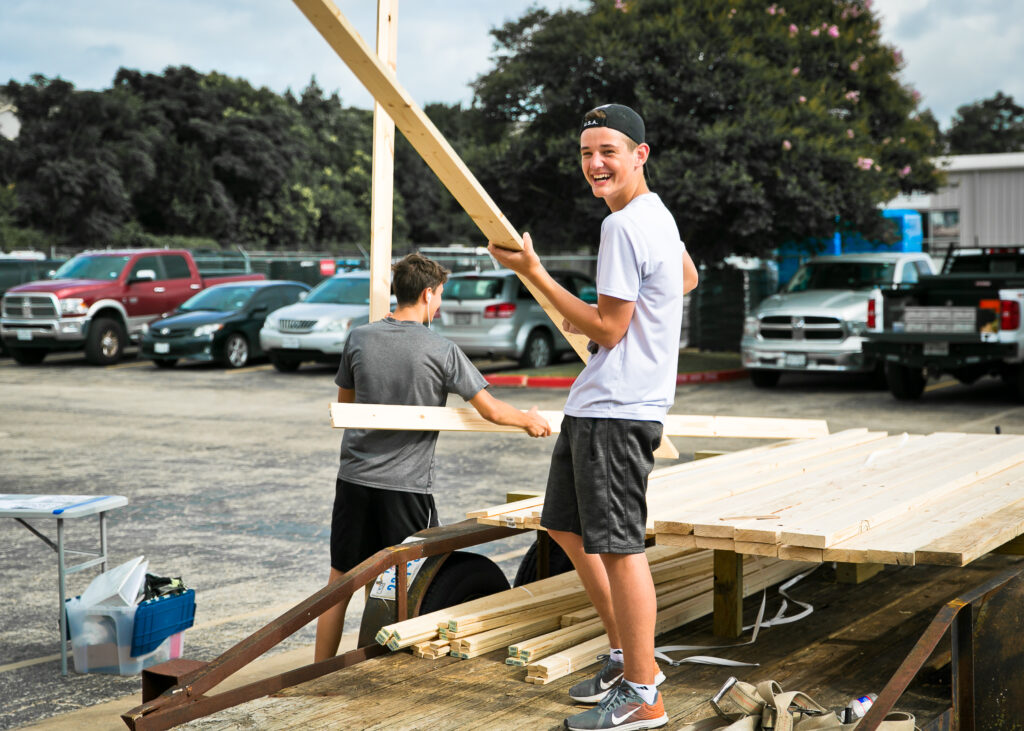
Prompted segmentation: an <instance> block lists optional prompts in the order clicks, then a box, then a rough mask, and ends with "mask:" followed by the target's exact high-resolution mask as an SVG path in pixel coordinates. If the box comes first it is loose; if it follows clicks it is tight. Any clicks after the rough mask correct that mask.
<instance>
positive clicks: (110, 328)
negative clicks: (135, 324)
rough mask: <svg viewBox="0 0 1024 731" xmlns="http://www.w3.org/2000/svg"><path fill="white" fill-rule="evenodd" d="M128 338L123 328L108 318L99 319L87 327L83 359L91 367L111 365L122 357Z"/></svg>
mask: <svg viewBox="0 0 1024 731" xmlns="http://www.w3.org/2000/svg"><path fill="white" fill-rule="evenodd" d="M127 338H128V336H127V334H126V333H125V331H124V326H123V325H122V324H121V323H120V322H118V321H117V320H115V319H113V318H110V317H100V318H98V319H96V320H93V321H92V323H90V325H89V333H88V335H87V336H86V338H85V359H86V360H87V361H89V362H90V363H92V364H93V365H104V366H106V365H113V364H114V363H117V362H118V361H119V360H121V356H123V355H124V346H125V341H126V340H127Z"/></svg>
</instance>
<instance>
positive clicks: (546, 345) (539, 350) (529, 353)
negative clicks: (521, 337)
mask: <svg viewBox="0 0 1024 731" xmlns="http://www.w3.org/2000/svg"><path fill="white" fill-rule="evenodd" d="M553 360H554V346H553V345H552V340H551V336H550V335H548V334H547V333H546V332H545V331H544V330H534V331H533V332H532V333H530V337H528V338H526V346H525V347H524V348H523V354H522V355H520V356H519V365H520V366H521V367H523V368H545V367H546V366H549V365H551V363H552V361H553Z"/></svg>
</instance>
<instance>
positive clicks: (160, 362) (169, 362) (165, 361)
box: [153, 358, 178, 368]
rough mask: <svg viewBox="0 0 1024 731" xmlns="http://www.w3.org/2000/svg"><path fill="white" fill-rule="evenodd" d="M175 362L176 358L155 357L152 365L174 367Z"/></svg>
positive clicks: (176, 361)
mask: <svg viewBox="0 0 1024 731" xmlns="http://www.w3.org/2000/svg"><path fill="white" fill-rule="evenodd" d="M177 363H178V359H177V358H156V359H154V360H153V365H155V366H156V367H157V368H174V366H175V365H176V364H177Z"/></svg>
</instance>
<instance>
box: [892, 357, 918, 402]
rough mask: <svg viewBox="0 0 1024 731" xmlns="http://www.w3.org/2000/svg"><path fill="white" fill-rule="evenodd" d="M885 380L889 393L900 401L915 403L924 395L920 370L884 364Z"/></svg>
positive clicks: (897, 364)
mask: <svg viewBox="0 0 1024 731" xmlns="http://www.w3.org/2000/svg"><path fill="white" fill-rule="evenodd" d="M885 380H886V382H887V383H888V384H889V391H890V393H892V395H893V396H895V397H896V398H897V399H899V400H900V401H916V400H917V399H919V398H921V394H922V393H924V384H925V377H924V371H923V370H922V369H920V368H909V367H908V366H905V365H900V364H899V363H886V364H885Z"/></svg>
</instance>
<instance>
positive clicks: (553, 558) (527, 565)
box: [512, 539, 573, 586]
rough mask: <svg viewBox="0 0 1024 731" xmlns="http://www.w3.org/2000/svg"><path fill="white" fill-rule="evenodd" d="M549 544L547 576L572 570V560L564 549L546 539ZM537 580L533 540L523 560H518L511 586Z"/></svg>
mask: <svg viewBox="0 0 1024 731" xmlns="http://www.w3.org/2000/svg"><path fill="white" fill-rule="evenodd" d="M548 545H549V546H551V548H550V552H549V554H548V576H557V575H558V574H564V573H565V572H566V571H572V569H573V566H572V561H570V560H569V557H568V556H566V555H565V551H563V550H562V547H561V546H559V545H558V544H557V543H555V542H554V541H552V540H550V539H549V541H548ZM536 580H537V541H534V542H533V545H532V546H530V548H529V550H528V551H527V552H526V555H525V556H523V560H522V561H520V562H519V570H518V571H516V578H515V581H513V582H512V586H522V585H523V584H529V583H530V582H531V581H536Z"/></svg>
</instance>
